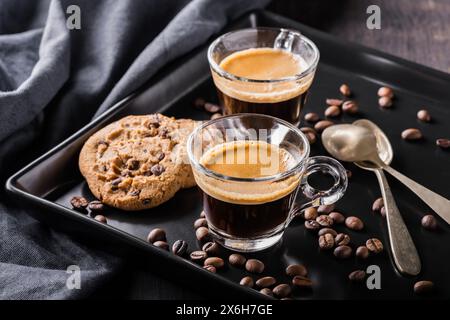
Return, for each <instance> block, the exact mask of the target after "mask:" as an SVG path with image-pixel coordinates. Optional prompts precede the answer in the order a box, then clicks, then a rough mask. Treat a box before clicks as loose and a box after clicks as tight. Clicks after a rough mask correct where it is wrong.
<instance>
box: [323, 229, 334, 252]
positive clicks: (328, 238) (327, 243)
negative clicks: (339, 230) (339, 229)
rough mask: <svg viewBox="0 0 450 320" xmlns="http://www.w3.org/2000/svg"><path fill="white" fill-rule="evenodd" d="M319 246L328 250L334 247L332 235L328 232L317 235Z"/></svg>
mask: <svg viewBox="0 0 450 320" xmlns="http://www.w3.org/2000/svg"><path fill="white" fill-rule="evenodd" d="M319 247H320V249H322V250H329V249H331V248H333V247H334V237H333V235H332V234H330V233H325V234H324V235H322V236H320V237H319Z"/></svg>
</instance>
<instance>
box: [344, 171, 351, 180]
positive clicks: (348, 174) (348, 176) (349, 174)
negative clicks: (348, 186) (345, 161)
mask: <svg viewBox="0 0 450 320" xmlns="http://www.w3.org/2000/svg"><path fill="white" fill-rule="evenodd" d="M345 174H346V175H347V178H348V179H351V178H352V177H353V173H352V172H351V171H350V170H348V169H346V170H345Z"/></svg>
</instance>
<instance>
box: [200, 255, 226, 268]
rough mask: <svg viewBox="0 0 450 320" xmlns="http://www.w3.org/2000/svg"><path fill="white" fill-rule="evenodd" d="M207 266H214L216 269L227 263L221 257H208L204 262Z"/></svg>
mask: <svg viewBox="0 0 450 320" xmlns="http://www.w3.org/2000/svg"><path fill="white" fill-rule="evenodd" d="M203 264H204V265H205V266H213V267H215V268H216V269H219V268H222V267H223V266H224V265H225V263H224V261H223V259H222V258H219V257H209V258H206V260H205V262H203Z"/></svg>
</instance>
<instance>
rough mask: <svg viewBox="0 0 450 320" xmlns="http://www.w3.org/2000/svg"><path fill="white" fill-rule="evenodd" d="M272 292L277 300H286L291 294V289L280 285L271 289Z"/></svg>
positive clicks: (285, 285) (284, 284) (286, 285)
mask: <svg viewBox="0 0 450 320" xmlns="http://www.w3.org/2000/svg"><path fill="white" fill-rule="evenodd" d="M272 292H273V294H274V295H275V296H276V297H278V298H286V297H287V296H289V295H290V294H291V292H292V289H291V286H290V285H288V284H286V283H282V284H279V285H277V286H276V287H275V288H273V290H272Z"/></svg>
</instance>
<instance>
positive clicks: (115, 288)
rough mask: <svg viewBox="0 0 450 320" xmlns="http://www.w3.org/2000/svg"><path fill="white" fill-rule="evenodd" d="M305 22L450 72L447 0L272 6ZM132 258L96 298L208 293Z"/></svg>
mask: <svg viewBox="0 0 450 320" xmlns="http://www.w3.org/2000/svg"><path fill="white" fill-rule="evenodd" d="M371 4H376V5H378V6H380V8H381V30H369V29H367V27H366V19H367V17H368V15H367V14H366V9H367V7H368V6H369V5H371ZM268 9H269V10H271V11H274V12H277V13H279V14H282V15H285V16H287V17H289V18H291V19H294V20H297V21H300V22H302V23H304V24H307V25H310V26H313V27H315V28H318V29H321V30H324V31H327V32H329V33H331V34H333V35H336V36H337V37H340V38H342V39H346V40H350V41H353V42H357V43H360V44H363V45H365V46H369V47H372V48H376V49H378V50H382V51H385V52H389V53H391V54H393V55H396V56H399V57H402V58H405V59H407V60H411V61H414V62H417V63H420V64H424V65H427V66H429V67H432V68H435V69H438V70H441V71H444V72H450V54H449V52H450V1H449V0H395V1H393V0H378V1H377V0H342V1H340V0H276V1H274V2H273V3H272V4H271V5H270V6H269V8H268ZM151 267H152V266H151V262H143V261H140V260H139V261H134V262H130V263H128V264H127V266H126V267H125V268H124V270H122V272H121V273H120V274H119V275H118V276H117V277H116V278H115V279H113V280H112V281H110V282H109V283H108V284H106V285H105V287H103V288H101V289H100V290H99V291H98V292H96V293H95V294H94V295H93V296H92V298H94V299H96V298H130V299H201V298H203V297H205V296H206V295H202V294H201V293H198V292H194V291H193V290H191V289H189V288H183V287H182V286H180V285H177V284H175V283H173V282H172V281H170V279H169V278H161V277H160V276H157V275H156V274H155V273H153V272H152V271H149V270H150V269H151Z"/></svg>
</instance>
